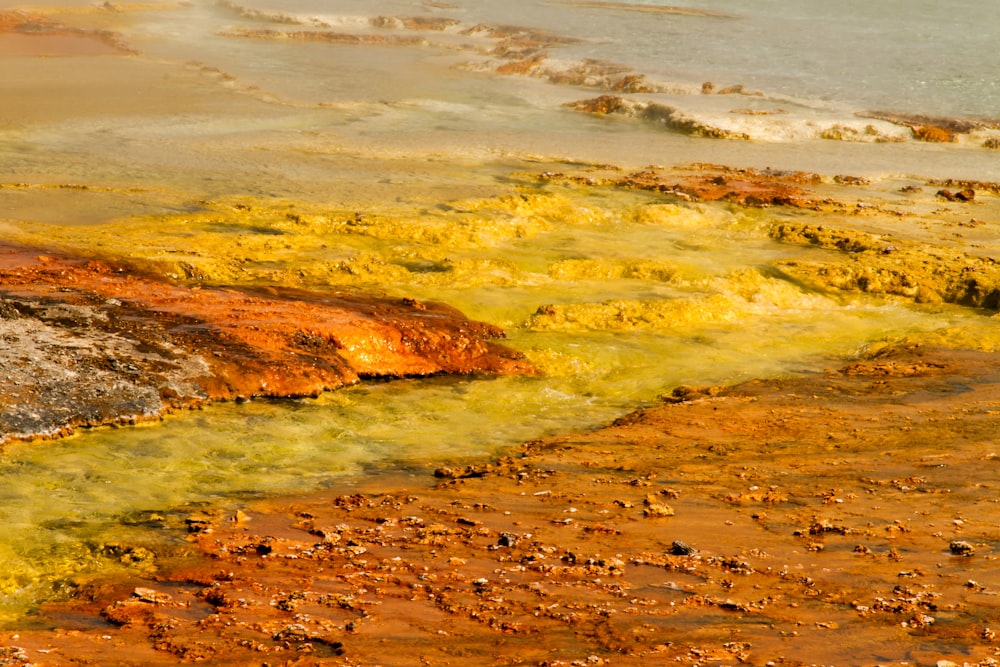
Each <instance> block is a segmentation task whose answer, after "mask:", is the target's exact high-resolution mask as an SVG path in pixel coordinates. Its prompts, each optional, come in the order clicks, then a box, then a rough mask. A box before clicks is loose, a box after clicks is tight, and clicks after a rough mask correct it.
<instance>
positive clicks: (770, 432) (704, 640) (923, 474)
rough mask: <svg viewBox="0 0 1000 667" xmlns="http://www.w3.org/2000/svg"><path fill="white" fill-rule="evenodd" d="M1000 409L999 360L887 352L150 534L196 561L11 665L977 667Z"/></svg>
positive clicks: (115, 597) (87, 593)
mask: <svg viewBox="0 0 1000 667" xmlns="http://www.w3.org/2000/svg"><path fill="white" fill-rule="evenodd" d="M998 410H1000V373H998V368H997V364H996V360H995V358H994V357H993V356H991V355H986V354H983V353H973V352H954V351H942V350H932V349H914V350H908V351H896V352H893V353H891V354H887V355H885V356H882V357H879V358H876V359H873V360H870V361H865V362H857V363H853V364H851V365H849V366H846V367H844V368H842V369H840V370H837V371H832V372H829V373H827V374H824V375H817V376H812V377H805V378H801V379H796V380H785V381H753V382H749V383H745V384H742V385H739V386H735V387H732V388H719V387H702V388H691V387H686V388H680V389H678V390H677V391H675V392H673V394H672V395H670V396H667V397H664V399H663V402H662V404H661V405H659V406H656V407H652V408H650V409H646V410H643V411H640V412H636V413H633V414H631V415H629V416H627V417H624V418H622V419H620V420H618V421H617V422H616V423H614V424H613V425H610V426H608V427H607V428H605V429H602V430H600V431H597V432H595V433H576V434H568V435H564V436H560V437H555V438H551V439H546V440H541V441H536V442H531V443H528V444H526V445H524V446H523V447H521V448H519V449H517V450H516V451H514V452H512V453H511V455H510V456H509V457H506V458H502V459H500V460H498V461H495V462H494V463H491V464H483V465H475V466H469V467H459V468H441V469H438V470H436V471H435V472H434V473H432V472H431V471H419V472H417V473H414V476H412V477H409V478H400V479H397V480H395V481H394V482H390V483H388V484H387V483H386V482H385V480H383V481H382V482H381V483H380V484H379V485H377V488H376V487H375V486H372V485H368V486H366V485H365V483H364V482H363V481H358V482H357V483H356V484H349V483H345V484H344V485H343V486H342V487H341V488H338V489H334V490H331V492H330V493H328V494H324V495H321V496H316V497H311V498H301V499H297V500H275V501H265V502H260V503H257V504H254V505H252V506H250V507H248V508H247V509H246V511H243V510H241V511H238V512H236V513H225V514H224V513H220V512H214V513H213V512H210V511H202V512H200V513H196V514H191V515H189V516H187V517H186V518H185V519H184V520H183V521H181V519H180V518H179V517H178V518H174V519H166V518H164V517H159V519H157V520H159V521H161V522H165V524H166V523H169V522H170V521H173V528H172V529H173V530H175V531H178V532H181V531H183V530H186V531H187V532H188V534H189V536H188V538H187V539H188V541H189V548H190V554H189V555H187V556H185V557H180V556H174V557H172V558H171V557H166V558H164V559H163V560H164V562H161V563H160V570H159V573H158V574H157V575H156V576H154V577H152V578H149V577H147V578H142V577H140V576H136V577H135V578H134V579H130V580H119V581H115V582H113V583H111V582H104V583H98V584H95V585H92V586H91V587H87V588H85V589H84V590H82V591H81V595H80V597H79V598H78V599H77V600H75V601H73V602H70V603H67V604H62V605H55V606H51V607H49V608H48V610H47V611H46V618H47V619H49V620H51V621H55V622H56V623H57V625H58V627H59V629H57V630H43V631H37V632H33V631H22V632H20V633H18V635H11V634H9V633H8V634H7V635H6V636H5V637H4V639H3V643H4V645H5V646H6V647H8V648H7V649H5V650H6V653H5V655H6V656H7V658H6V661H7V662H6V664H27V663H28V662H31V663H37V664H52V665H63V664H66V665H68V664H137V663H142V664H171V663H175V662H177V661H178V660H182V661H202V660H204V661H208V662H210V663H213V662H224V663H226V664H344V665H375V664H393V665H421V664H434V665H444V664H454V665H472V664H483V665H486V664H533V665H560V664H562V665H602V664H604V665H649V664H688V665H694V664H701V665H723V664H726V665H732V664H753V665H765V664H785V665H801V664H819V663H817V656H822V662H821V664H840V665H847V664H852V665H876V664H897V663H899V661H900V660H905V661H907V662H908V663H909V664H920V665H927V664H931V665H933V664H937V665H948V664H952V662H954V663H957V664H963V663H971V664H993V663H994V658H995V657H996V656H997V655H998V654H1000V646H998V645H997V644H996V643H995V631H996V605H997V594H998V592H1000V578H998V575H997V568H996V559H997V546H996V526H997V525H998V523H1000V511H998V509H997V504H996V500H995V499H996V496H997V492H996V487H997V484H998V483H997V475H996V470H995V469H994V466H996V465H997V460H998V458H997V453H996V452H995V442H994V436H995V423H996V415H997V413H998ZM138 549H139V547H136V546H134V545H133V546H132V547H130V548H125V547H124V546H123V547H122V554H123V555H122V558H123V559H128V558H133V559H136V560H141V558H139V557H137V556H136V554H137V553H142V552H140V551H138ZM150 557H151V556H150ZM15 647H16V648H15Z"/></svg>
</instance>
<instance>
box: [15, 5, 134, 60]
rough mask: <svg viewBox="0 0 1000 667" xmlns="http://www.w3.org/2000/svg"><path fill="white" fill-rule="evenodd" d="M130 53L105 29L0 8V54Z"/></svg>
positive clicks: (122, 43)
mask: <svg viewBox="0 0 1000 667" xmlns="http://www.w3.org/2000/svg"><path fill="white" fill-rule="evenodd" d="M109 11H110V10H109ZM134 53H135V51H134V50H133V49H131V48H130V47H129V46H128V45H127V44H126V43H125V42H124V41H123V40H122V39H121V37H120V36H119V35H118V34H116V33H114V32H112V31H109V30H101V29H89V28H80V27H76V26H69V25H65V24H63V23H60V22H58V21H54V20H52V19H50V18H48V17H46V16H42V15H40V14H35V13H32V12H27V11H20V10H0V55H4V56H11V55H15V56H87V55H91V56H92V55H106V54H134Z"/></svg>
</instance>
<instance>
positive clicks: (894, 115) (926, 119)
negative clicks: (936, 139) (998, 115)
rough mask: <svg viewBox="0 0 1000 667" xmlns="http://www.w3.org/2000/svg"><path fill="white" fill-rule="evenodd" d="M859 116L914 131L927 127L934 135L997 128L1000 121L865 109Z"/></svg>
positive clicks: (966, 132)
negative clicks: (939, 132)
mask: <svg viewBox="0 0 1000 667" xmlns="http://www.w3.org/2000/svg"><path fill="white" fill-rule="evenodd" d="M857 115H858V116H860V117H861V118H873V119H876V120H884V121H888V122H890V123H895V124H896V125H903V126H906V127H909V128H912V129H913V130H914V131H915V132H916V131H917V130H919V129H920V128H928V130H927V131H928V133H929V134H932V135H935V134H937V132H938V131H941V132H946V133H949V134H968V133H970V132H974V131H976V130H980V129H983V128H998V127H1000V121H997V120H977V119H971V118H956V117H953V116H928V115H926V114H914V113H898V112H892V111H865V112H861V113H858V114H857Z"/></svg>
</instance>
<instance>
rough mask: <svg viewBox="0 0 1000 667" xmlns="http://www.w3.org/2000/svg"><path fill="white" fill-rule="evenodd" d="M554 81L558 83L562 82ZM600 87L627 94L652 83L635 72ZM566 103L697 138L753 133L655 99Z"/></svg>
mask: <svg viewBox="0 0 1000 667" xmlns="http://www.w3.org/2000/svg"><path fill="white" fill-rule="evenodd" d="M550 78H551V77H550ZM554 82H555V83H559V81H554ZM601 87H604V88H607V89H608V90H613V91H616V92H624V93H636V92H638V93H642V92H650V91H651V90H653V87H652V86H649V85H647V84H645V83H644V82H643V78H642V76H641V75H633V74H629V75H625V76H624V77H622V78H621V79H618V80H615V81H611V82H608V81H607V80H605V82H604V84H603V85H602V86H601ZM723 93H742V94H751V93H745V91H743V90H742V86H740V87H739V90H737V89H735V88H734V89H728V90H727V91H719V94H720V95H721V94H723ZM567 106H568V107H570V108H571V109H574V110H576V111H584V112H587V113H596V114H612V113H614V114H622V115H626V116H631V117H635V118H639V119H641V120H644V121H646V122H649V123H654V124H657V125H663V126H664V127H666V128H669V129H671V130H675V131H677V132H683V133H684V134H689V135H691V136H695V137H709V138H712V139H740V140H743V141H746V140H749V139H750V135H749V134H747V133H745V132H737V131H733V130H727V129H725V128H720V127H716V126H715V125H712V124H710V123H708V122H706V121H704V120H701V119H698V118H693V117H692V116H690V115H688V114H686V113H685V112H683V111H681V110H680V109H676V108H674V107H671V106H668V105H665V104H659V103H656V102H647V101H638V100H627V99H624V98H621V97H617V96H612V95H602V96H600V97H597V98H595V99H589V100H580V101H577V102H570V103H569V104H567ZM762 115H763V114H762Z"/></svg>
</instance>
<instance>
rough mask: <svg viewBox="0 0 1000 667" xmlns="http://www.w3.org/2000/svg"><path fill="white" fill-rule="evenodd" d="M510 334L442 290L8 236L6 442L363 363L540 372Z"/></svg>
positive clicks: (401, 369)
mask: <svg viewBox="0 0 1000 667" xmlns="http://www.w3.org/2000/svg"><path fill="white" fill-rule="evenodd" d="M501 337H503V331H501V330H500V329H498V328H496V327H493V326H490V325H488V324H483V323H480V322H473V321H470V320H469V319H467V318H466V317H465V316H463V315H462V314H461V313H459V312H458V311H456V310H454V309H452V308H450V307H447V306H444V305H441V304H425V303H420V302H417V301H414V300H412V299H390V298H373V297H365V296H357V295H342V294H337V295H331V294H317V293H310V292H303V291H294V290H285V289H269V288H260V289H246V288H240V289H235V288H229V289H224V288H207V287H206V288H198V287H187V286H182V285H177V284H171V283H168V282H166V281H163V280H161V279H157V278H154V277H149V276H143V275H140V274H138V273H136V272H133V271H130V270H129V269H128V268H127V267H125V266H119V265H113V264H109V263H105V262H100V261H94V260H85V259H77V258H70V257H57V256H52V255H40V254H38V252H37V251H34V250H31V249H26V248H18V247H10V246H6V247H0V338H2V340H3V346H2V348H0V443H3V442H7V441H10V440H16V439H32V438H39V437H55V436H59V435H65V434H66V433H69V432H71V431H72V430H73V429H75V428H77V427H81V426H96V425H102V424H114V423H131V422H136V421H142V420H149V419H155V418H158V417H159V416H161V415H163V414H164V413H165V412H169V411H171V410H173V409H177V408H187V407H195V406H198V405H201V404H204V403H205V402H207V401H214V400H232V399H244V398H250V397H254V396H268V397H292V396H311V395H317V394H319V393H320V392H323V391H327V390H332V389H337V388H339V387H342V386H345V385H349V384H353V383H356V382H358V381H359V380H360V379H362V378H364V377H402V376H420V375H431V374H436V373H460V374H472V373H489V374H507V373H524V372H530V371H531V366H530V365H529V364H528V363H527V362H526V361H524V360H522V359H521V357H520V356H519V355H518V354H517V353H515V352H513V351H511V350H508V349H506V348H504V347H502V346H500V345H497V344H495V343H493V342H491V339H495V338H501Z"/></svg>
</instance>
